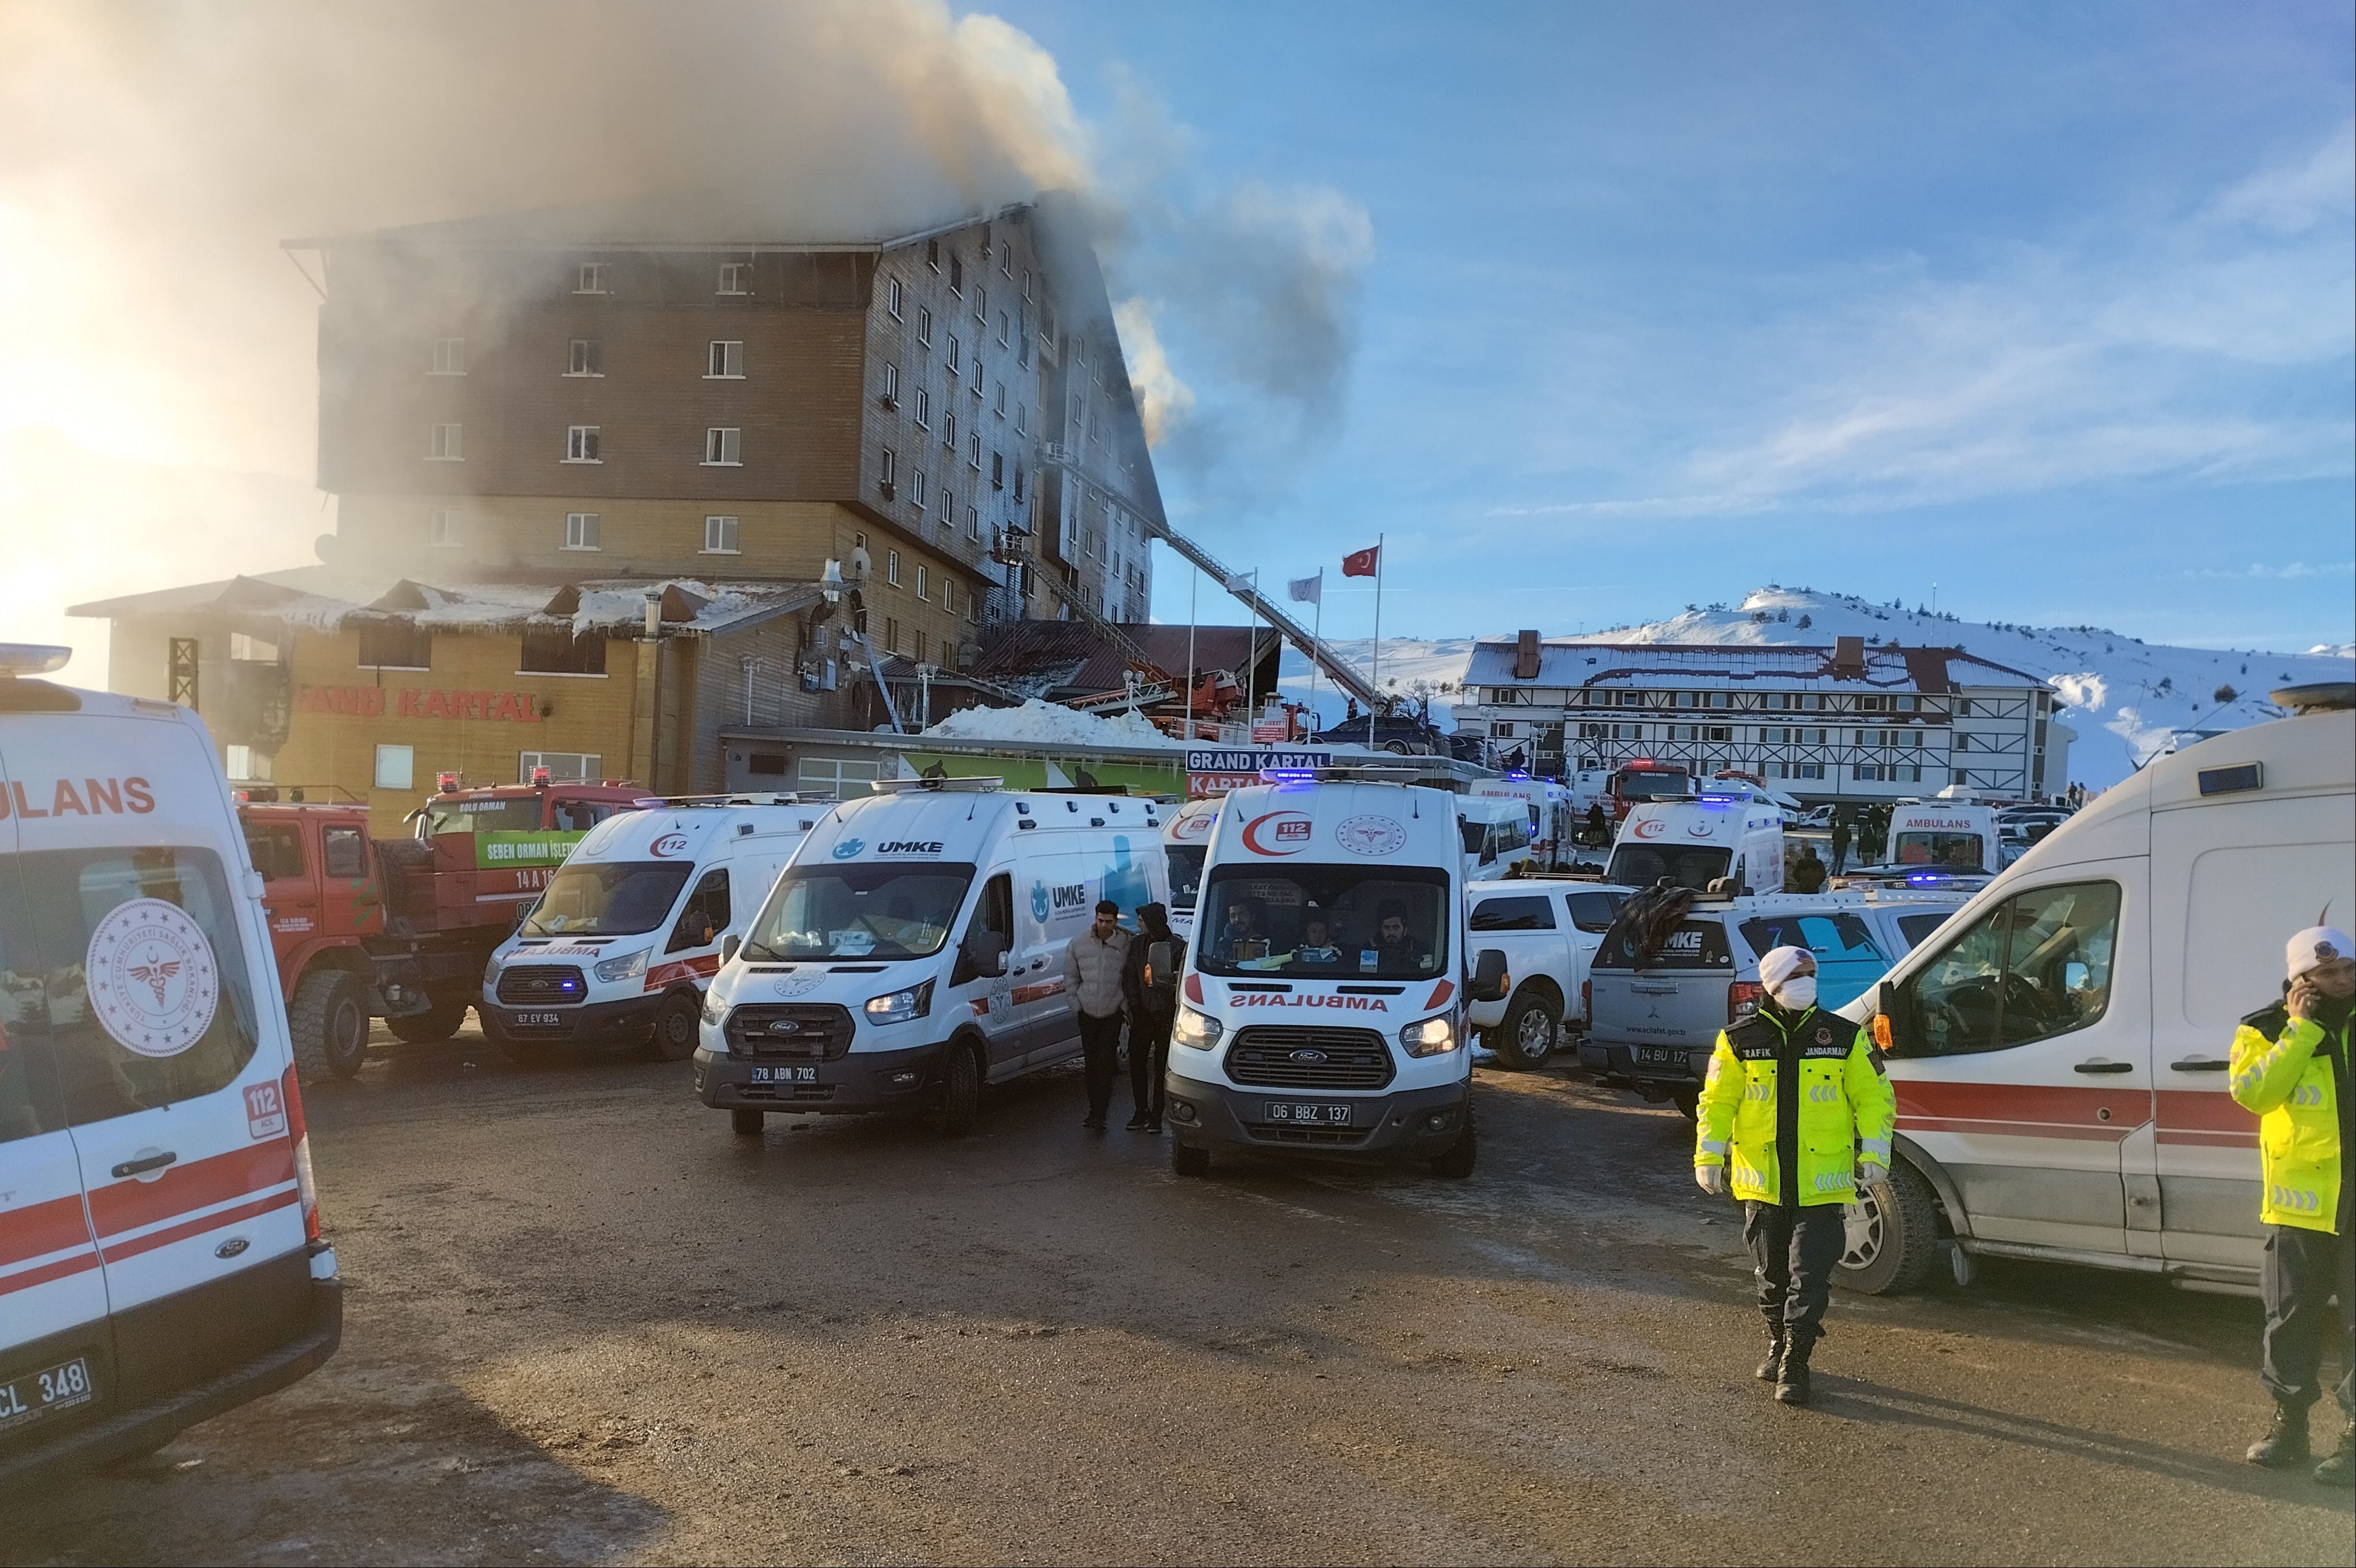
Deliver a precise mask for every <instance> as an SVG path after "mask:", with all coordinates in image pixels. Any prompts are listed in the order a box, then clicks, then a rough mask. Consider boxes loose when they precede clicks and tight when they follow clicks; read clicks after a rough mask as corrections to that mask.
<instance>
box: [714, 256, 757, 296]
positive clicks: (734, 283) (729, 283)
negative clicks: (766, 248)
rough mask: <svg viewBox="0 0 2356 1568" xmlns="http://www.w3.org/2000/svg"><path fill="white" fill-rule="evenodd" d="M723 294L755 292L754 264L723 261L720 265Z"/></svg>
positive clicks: (721, 291)
mask: <svg viewBox="0 0 2356 1568" xmlns="http://www.w3.org/2000/svg"><path fill="white" fill-rule="evenodd" d="M719 292H720V293H723V294H749V293H752V292H753V263H752V262H750V261H723V262H721V263H720V289H719Z"/></svg>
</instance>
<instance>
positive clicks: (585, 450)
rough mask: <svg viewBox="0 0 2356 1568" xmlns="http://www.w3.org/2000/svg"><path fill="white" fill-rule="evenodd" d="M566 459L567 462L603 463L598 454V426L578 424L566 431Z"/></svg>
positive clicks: (603, 460)
mask: <svg viewBox="0 0 2356 1568" xmlns="http://www.w3.org/2000/svg"><path fill="white" fill-rule="evenodd" d="M564 461H565V462H567V463H603V462H605V459H604V458H602V457H600V456H598V455H597V427H596V426H595V425H594V424H577V425H574V426H573V427H572V428H571V429H569V430H567V431H566V432H564Z"/></svg>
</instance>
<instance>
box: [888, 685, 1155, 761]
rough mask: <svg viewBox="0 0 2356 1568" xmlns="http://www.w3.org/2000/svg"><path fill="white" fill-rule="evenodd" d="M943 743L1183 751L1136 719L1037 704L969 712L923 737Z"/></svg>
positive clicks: (1133, 715)
mask: <svg viewBox="0 0 2356 1568" xmlns="http://www.w3.org/2000/svg"><path fill="white" fill-rule="evenodd" d="M924 732H925V733H926V734H927V735H932V736H937V737H938V738H939V739H942V740H945V741H1051V742H1058V743H1061V744H1064V745H1070V746H1125V747H1130V748H1132V749H1134V748H1137V747H1141V746H1150V747H1157V748H1168V749H1171V750H1175V751H1183V750H1184V748H1185V745H1186V742H1185V741H1178V740H1173V739H1172V738H1171V737H1170V736H1168V735H1164V734H1163V733H1162V731H1159V730H1157V729H1155V728H1154V727H1153V723H1152V720H1149V719H1147V718H1145V717H1144V716H1143V715H1141V714H1137V713H1115V714H1112V715H1109V716H1108V717H1103V718H1099V717H1098V716H1097V715H1096V714H1093V713H1082V712H1081V711H1079V710H1078V709H1074V708H1066V707H1064V706H1063V705H1062V704H1060V703H1055V702H1043V701H1041V700H1040V699H1037V698H1035V697H1034V698H1033V699H1030V700H1029V701H1027V702H1025V703H1023V706H1022V707H1020V708H967V709H960V710H958V712H955V713H952V714H950V715H949V716H948V718H946V719H944V720H941V721H940V722H939V723H937V724H936V725H934V726H933V727H932V728H931V729H929V730H926V731H924Z"/></svg>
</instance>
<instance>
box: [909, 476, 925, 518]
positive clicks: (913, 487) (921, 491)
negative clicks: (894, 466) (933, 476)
mask: <svg viewBox="0 0 2356 1568" xmlns="http://www.w3.org/2000/svg"><path fill="white" fill-rule="evenodd" d="M908 505H910V506H911V507H916V510H917V511H918V512H919V513H921V512H923V511H924V509H925V471H924V470H923V469H921V468H912V469H910V470H908Z"/></svg>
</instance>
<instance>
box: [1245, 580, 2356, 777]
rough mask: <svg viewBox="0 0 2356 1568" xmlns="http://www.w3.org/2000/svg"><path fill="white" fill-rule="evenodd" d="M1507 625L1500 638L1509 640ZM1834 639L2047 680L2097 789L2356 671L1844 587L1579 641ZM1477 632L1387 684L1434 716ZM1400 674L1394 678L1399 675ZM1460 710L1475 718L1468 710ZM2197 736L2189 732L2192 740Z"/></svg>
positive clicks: (1294, 662) (1773, 594) (1402, 654)
mask: <svg viewBox="0 0 2356 1568" xmlns="http://www.w3.org/2000/svg"><path fill="white" fill-rule="evenodd" d="M1512 635H1513V634H1512V632H1510V631H1505V632H1500V633H1497V634H1494V636H1493V638H1492V639H1490V640H1503V639H1504V638H1507V637H1510V636H1512ZM1836 637H1863V638H1865V639H1866V641H1867V642H1869V643H1899V644H1902V645H1905V646H1908V647H1953V648H1961V649H1963V650H1964V651H1965V653H1968V654H1972V655H1975V656H1978V657H1980V658H1984V659H1987V660H1989V661H1991V662H1993V663H1996V664H2000V665H2005V666H2007V667H2010V668H2013V669H2017V670H2022V671H2025V672H2026V673H2028V674H2030V675H2034V676H2037V677H2040V679H2043V680H2045V681H2048V682H2050V683H2051V685H2052V687H2053V688H2054V690H2055V692H2056V694H2057V695H2058V697H2059V699H2060V700H2061V702H2063V703H2066V704H2068V705H2069V706H2068V708H2067V709H2065V710H2064V711H2062V712H2061V714H2060V715H2059V717H2060V718H2061V721H2062V722H2063V723H2065V724H2067V725H2069V726H2070V728H2071V729H2072V731H2076V734H2077V739H2076V740H2075V741H2072V743H2071V747H2070V776H2071V777H2072V779H2073V780H2075V781H2077V782H2079V783H2082V784H2085V785H2086V786H2087V787H2088V788H2089V789H2100V788H2106V787H2108V786H2109V785H2111V784H2116V783H2117V782H2118V781H2119V780H2121V779H2123V778H2125V777H2126V776H2127V775H2128V774H2129V773H2132V772H2134V771H2135V769H2136V766H2137V765H2138V764H2139V763H2143V762H2145V761H2147V760H2148V759H2150V758H2151V757H2152V756H2154V755H2156V754H2158V752H2161V751H2162V750H2164V749H2166V748H2167V746H2168V745H2169V742H2170V741H2175V740H2176V739H2177V738H2178V736H2179V732H2182V731H2207V730H2237V729H2240V728H2241V727H2242V726H2243V725H2245V724H2254V723H2256V722H2258V721H2259V720H2265V719H2272V718H2276V717H2277V716H2278V715H2277V713H2276V709H2275V708H2274V707H2273V705H2272V704H2270V703H2268V702H2267V701H2266V694H2267V693H2268V692H2269V691H2271V690H2273V689H2274V688H2276V687H2282V686H2293V685H2297V684H2299V683H2301V682H2306V681H2321V680H2348V679H2350V678H2351V677H2356V648H2351V646H2349V645H2339V646H2330V647H2321V646H2319V647H2316V648H2312V649H2309V650H2308V652H2306V653H2303V654H2276V653H2255V652H2253V653H2242V652H2235V651H2233V650H2230V649H2213V648H2181V647H2169V646H2166V645H2153V644H2147V643H2143V642H2139V641H2137V640H2136V639H2135V638H2133V637H2130V636H2126V635H2121V634H2119V633H2116V632H2111V631H2105V630H2104V629H2103V628H2102V627H2100V626H2019V625H2008V624H2003V623H2001V622H1998V623H1993V624H1991V623H1986V622H1978V621H1963V620H1958V619H1956V618H1955V617H1954V616H1952V615H1944V614H1933V613H1929V612H1927V611H1925V610H1922V609H1920V608H1917V609H1911V610H1910V609H1907V608H1905V607H1904V606H1901V605H1896V604H1876V603H1872V602H1871V601H1869V600H1866V599H1861V598H1858V596H1856V595H1854V594H1848V593H1819V592H1815V591H1813V590H1809V589H1801V588H1779V587H1772V586H1770V587H1767V588H1762V589H1759V590H1757V591H1755V592H1752V593H1751V594H1750V595H1749V596H1748V597H1746V598H1745V599H1743V600H1742V602H1741V603H1739V604H1731V605H1729V604H1712V605H1708V606H1701V607H1697V608H1694V609H1690V610H1687V611H1685V612H1683V613H1679V614H1676V615H1673V616H1670V617H1669V618H1668V619H1666V620H1664V621H1654V622H1651V623H1649V624H1644V625H1641V626H1623V627H1620V628H1617V629H1615V630H1612V631H1606V632H1590V633H1589V634H1587V635H1585V636H1581V637H1568V638H1564V637H1558V636H1555V635H1549V636H1548V640H1549V641H1568V642H1586V643H1747V644H1753V645H1791V644H1804V645H1829V644H1830V643H1831V642H1832V641H1833V639H1834V638H1836ZM1474 641H1475V639H1473V638H1470V637H1452V638H1447V639H1444V640H1440V641H1431V640H1423V639H1408V638H1403V637H1402V638H1389V637H1386V638H1385V639H1383V670H1382V677H1381V678H1382V684H1383V688H1384V689H1385V690H1387V691H1393V690H1395V691H1398V692H1400V693H1402V694H1408V693H1412V692H1413V691H1414V690H1415V689H1416V683H1417V682H1422V683H1424V685H1425V688H1426V689H1428V690H1430V692H1431V694H1432V697H1433V712H1434V714H1435V715H1437V714H1439V713H1440V710H1441V709H1442V708H1443V706H1445V705H1446V704H1448V703H1449V702H1451V699H1458V698H1459V691H1458V688H1459V687H1460V686H1461V684H1462V681H1463V678H1464V669H1465V666H1466V664H1467V663H1468V662H1469V661H1470V659H1471V657H1472V645H1473V643H1474ZM1335 646H1336V647H1337V648H1338V649H1339V650H1341V651H1342V652H1343V653H1344V655H1345V656H1348V657H1349V658H1350V659H1351V661H1352V662H1353V663H1355V665H1357V666H1358V667H1360V668H1361V669H1363V668H1365V664H1366V660H1367V657H1368V656H1369V654H1371V652H1372V651H1373V645H1372V644H1370V643H1368V642H1365V641H1358V642H1351V643H1337V644H1335ZM1394 676H1397V677H1398V684H1397V685H1396V686H1395V685H1393V681H1392V677H1394ZM1281 685H1282V688H1283V690H1284V694H1285V695H1286V696H1287V697H1289V698H1294V699H1298V698H1300V697H1301V696H1303V695H1305V693H1306V692H1307V690H1308V686H1309V665H1308V661H1307V660H1306V659H1304V658H1302V657H1301V656H1300V655H1299V654H1297V653H1295V652H1293V651H1292V650H1290V648H1288V649H1287V650H1286V652H1285V663H1284V674H1283V677H1282V681H1281ZM1319 686H1320V688H1321V692H1322V694H1323V695H1322V699H1321V702H1320V706H1321V707H1322V708H1323V709H1325V711H1326V712H1327V714H1328V715H1329V717H1330V716H1331V715H1332V714H1333V713H1335V712H1337V711H1338V710H1339V709H1340V706H1341V704H1340V703H1339V701H1338V700H1336V699H1335V698H1334V696H1333V686H1332V683H1331V682H1330V681H1325V680H1323V679H1321V680H1320V682H1319ZM1463 717H1464V718H1465V719H1466V720H1468V721H1469V720H1470V719H1471V717H1472V714H1471V709H1469V707H1468V708H1467V709H1465V710H1464V713H1463ZM2186 741H2187V743H2189V741H2190V736H2187V737H2186Z"/></svg>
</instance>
